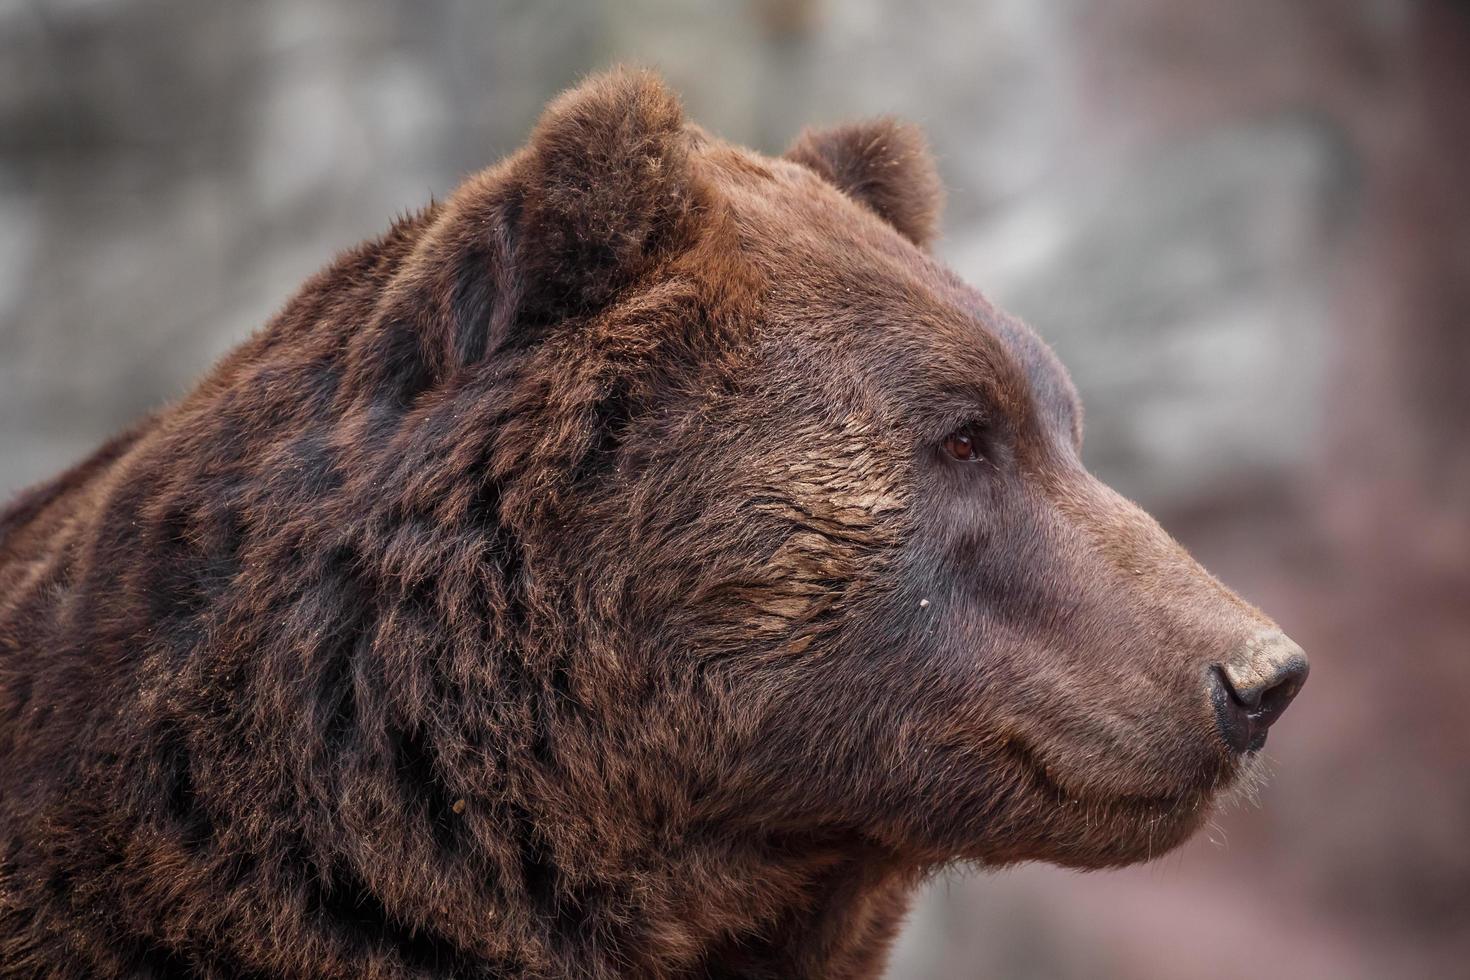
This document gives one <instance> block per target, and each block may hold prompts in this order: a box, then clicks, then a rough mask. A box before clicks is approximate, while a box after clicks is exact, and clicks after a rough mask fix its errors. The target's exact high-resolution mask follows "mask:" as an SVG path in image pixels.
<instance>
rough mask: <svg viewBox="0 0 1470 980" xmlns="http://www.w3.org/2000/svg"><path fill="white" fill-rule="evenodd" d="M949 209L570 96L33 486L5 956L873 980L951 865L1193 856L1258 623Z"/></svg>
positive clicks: (8, 573) (903, 178) (0, 787)
mask: <svg viewBox="0 0 1470 980" xmlns="http://www.w3.org/2000/svg"><path fill="white" fill-rule="evenodd" d="M938 188H939V184H938V180H937V178H936V175H935V171H934V166H933V163H932V161H931V159H930V157H929V155H928V152H927V150H926V149H925V147H924V144H923V141H922V137H921V136H920V135H919V134H918V133H917V132H916V131H915V130H913V129H912V128H909V127H906V126H904V125H902V124H898V123H895V122H893V121H883V120H880V121H877V122H874V123H870V124H854V125H851V126H847V127H843V128H841V129H838V130H831V131H815V132H811V133H807V134H804V135H803V136H802V137H801V138H800V139H799V140H798V142H797V143H796V145H795V146H794V147H793V150H792V152H791V154H790V155H789V157H788V158H780V159H776V158H768V157H763V156H760V155H757V154H754V153H752V152H749V151H746V150H743V149H740V148H737V147H733V146H730V145H728V144H726V143H723V142H721V141H719V140H717V139H714V138H713V137H711V136H709V135H708V134H706V133H704V132H703V131H701V130H699V129H698V128H697V127H695V126H693V125H691V124H689V123H687V122H686V121H685V120H684V118H683V115H682V112H681V111H680V108H679V106H678V104H677V102H676V100H675V99H674V98H673V96H672V95H670V94H669V93H668V92H667V90H666V89H665V88H664V87H663V86H662V84H661V83H660V82H658V81H657V80H656V79H654V78H652V77H651V76H649V75H647V74H643V73H638V72H615V73H613V74H610V75H605V76H600V77H597V78H594V79H591V80H589V81H588V82H586V83H585V84H584V85H582V86H581V87H579V88H578V89H576V90H574V91H573V92H570V93H568V94H567V95H564V96H563V97H562V98H560V99H559V100H557V102H555V103H554V104H553V105H552V106H551V107H550V108H549V109H548V110H547V113H546V116H545V117H544V118H543V120H542V122H541V123H540V124H539V125H538V127H537V129H536V131H535V132H534V133H533V135H532V137H531V140H530V142H529V143H528V145H527V146H526V147H525V148H524V149H523V150H521V151H520V152H518V153H517V154H515V155H514V156H512V157H510V158H509V159H507V160H505V161H503V162H502V163H500V164H498V165H496V166H495V167H493V168H491V169H489V170H487V171H485V172H483V173H481V174H479V175H477V176H475V177H473V178H471V179H470V180H469V181H468V182H466V183H465V184H464V185H463V186H462V187H461V188H460V189H459V190H457V191H456V192H455V193H454V195H453V196H452V197H450V198H449V199H448V200H447V201H445V202H443V203H439V204H434V205H431V206H430V207H428V208H426V209H425V210H424V211H422V212H420V213H419V214H417V215H414V216H412V217H409V218H406V219H404V220H402V221H400V222H398V223H397V224H396V225H394V227H393V228H392V229H391V230H390V231H389V232H388V233H387V234H386V235H384V236H383V237H382V238H380V239H378V240H376V241H372V242H368V243H365V244H363V245H360V246H358V247H357V248H355V249H353V250H351V251H349V252H347V253H345V254H344V255H342V256H341V257H340V258H339V259H338V260H337V261H336V262H335V263H334V264H332V265H331V266H329V267H328V268H327V269H326V270H324V271H323V272H322V273H320V274H318V275H317V276H315V277H314V278H312V279H311V280H309V281H308V282H307V283H306V284H305V285H304V286H303V288H302V290H301V291H300V292H299V293H298V294H297V295H296V296H295V298H293V299H292V300H291V301H290V302H289V303H288V304H287V306H286V307H285V308H284V309H283V310H282V311H281V313H280V314H279V315H278V316H277V317H276V318H275V319H274V320H273V321H272V322H271V323H270V324H269V325H268V326H267V327H266V328H265V329H264V330H263V331H262V332H260V333H258V334H257V335H255V336H254V337H252V338H251V339H250V340H248V341H247V342H246V343H244V344H243V345H241V346H240V347H239V348H237V349H236V350H235V351H234V352H232V353H231V354H230V355H229V356H227V357H226V358H225V359H224V360H223V361H222V362H221V363H220V364H219V365H218V366H217V367H216V368H215V369H214V370H213V371H212V372H211V373H210V374H209V375H208V376H207V377H206V378H205V379H204V380H203V381H202V382H201V383H200V385H199V387H198V388H196V389H195V390H194V391H193V392H191V393H190V394H189V395H188V396H186V397H185V398H183V399H182V400H180V401H179V402H178V403H176V404H174V405H172V406H169V407H168V408H165V409H163V410H162V411H160V412H159V413H157V414H156V415H154V416H152V417H150V418H148V419H145V420H143V421H142V422H140V423H138V424H137V425H136V426H134V427H133V428H132V429H130V430H129V431H128V432H126V433H124V434H123V435H121V436H119V437H118V438H117V439H115V440H113V441H112V442H111V443H109V444H108V445H107V446H105V447H103V448H102V449H100V450H99V451H98V452H97V453H96V454H95V455H94V456H93V457H91V458H90V459H88V460H87V461H85V462H83V463H81V464H80V465H79V466H77V467H76V468H74V469H73V470H71V471H69V472H68V473H65V474H63V475H62V476H60V477H58V478H57V479H56V480H54V481H52V482H50V483H48V484H45V485H43V486H41V487H38V488H36V489H34V490H32V491H30V492H29V493H27V494H25V495H23V496H22V497H21V498H20V499H19V500H17V501H16V502H15V503H13V504H12V505H11V507H10V508H9V509H8V510H7V511H5V512H4V514H3V517H0V976H6V977H10V976H15V977H19V976H32V975H38V974H39V975H55V976H64V977H82V976H88V977H95V976H159V977H209V978H224V977H236V978H250V977H303V978H304V977H344V978H346V977H352V978H357V977H382V978H389V977H393V978H397V977H416V976H438V975H444V974H445V973H447V972H450V971H453V972H454V975H456V976H516V977H564V976H579V977H613V976H622V975H639V976H650V977H660V976H662V977H674V976H736V975H739V976H770V977H776V976H780V977H796V976H813V977H815V976H822V977H840V976H872V975H876V973H877V972H878V971H879V970H880V969H881V964H882V957H883V951H884V950H885V949H886V946H887V944H888V942H889V940H890V939H891V937H892V935H893V933H894V932H895V930H896V929H897V926H898V923H899V921H900V918H901V915H902V912H903V909H904V906H905V901H906V896H907V894H908V893H909V891H910V890H911V889H912V887H913V886H914V884H915V883H916V882H917V881H919V880H920V879H921V878H922V877H923V876H924V875H926V874H928V873H930V872H932V871H933V870H934V869H936V868H938V867H942V866H944V865H945V864H947V863H950V862H953V861H961V860H963V861H977V862H982V863H985V864H988V865H999V864H1004V863H1008V862H1015V861H1022V860H1031V859H1038V860H1048V861H1054V862H1059V863H1063V864H1067V865H1072V866H1078V867H1100V866H1106V865H1115V864H1124V863H1128V862H1132V861H1138V860H1143V859H1146V858H1149V857H1153V856H1157V855H1158V854H1160V853H1162V852H1163V851H1165V850H1167V849H1168V848H1170V847H1172V846H1174V845H1176V844H1177V843H1179V842H1180V841H1182V840H1183V839H1185V838H1186V837H1187V836H1188V835H1189V834H1190V833H1191V832H1192V831H1193V830H1194V829H1196V828H1197V827H1198V826H1199V824H1200V823H1201V821H1202V820H1203V819H1204V817H1205V815H1206V813H1207V811H1208V809H1209V806H1210V804H1211V801H1212V800H1213V799H1214V797H1215V795H1216V793H1217V791H1219V790H1220V789H1221V788H1223V787H1226V786H1228V785H1230V784H1232V783H1234V782H1235V781H1237V780H1238V778H1239V776H1240V771H1241V768H1242V765H1244V764H1245V763H1243V762H1242V761H1241V760H1240V759H1239V758H1238V757H1236V756H1235V755H1233V754H1232V753H1231V752H1230V751H1228V750H1227V748H1226V746H1225V745H1224V743H1223V742H1222V741H1221V739H1220V737H1219V735H1218V733H1217V731H1216V720H1215V716H1214V714H1213V712H1212V708H1211V705H1210V702H1209V698H1208V695H1207V683H1208V671H1209V670H1210V665H1211V664H1212V663H1214V662H1216V661H1217V660H1218V659H1219V658H1220V656H1221V655H1222V653H1221V652H1222V651H1223V650H1227V649H1229V648H1231V647H1232V645H1238V644H1239V642H1240V641H1241V638H1242V637H1244V636H1247V635H1249V634H1251V633H1253V632H1255V631H1258V630H1260V629H1262V628H1264V627H1266V626H1269V623H1268V622H1267V621H1266V620H1265V619H1264V618H1263V617H1262V616H1261V615H1260V614H1259V613H1257V612H1256V611H1255V610H1253V609H1251V608H1250V607H1249V606H1247V605H1246V604H1245V603H1243V602H1242V601H1241V600H1239V599H1238V598H1236V597H1235V596H1233V595H1231V594H1230V593H1229V592H1228V591H1226V590H1225V589H1224V588H1223V587H1222V586H1220V585H1219V584H1218V583H1217V582H1215V581H1214V580H1213V579H1212V578H1210V577H1209V576H1208V575H1207V574H1206V573H1205V572H1204V571H1203V570H1202V569H1200V568H1199V567H1198V566H1197V565H1196V564H1195V563H1194V562H1193V561H1192V560H1191V559H1190V558H1189V557H1188V556H1187V555H1186V554H1185V553H1184V552H1183V551H1182V550H1181V549H1180V548H1179V547H1178V545H1176V544H1175V543H1174V542H1173V541H1171V540H1170V539H1169V537H1168V536H1167V535H1166V534H1165V533H1164V532H1163V531H1162V530H1161V529H1160V528H1159V527H1158V525H1157V524H1155V523H1154V522H1153V521H1152V520H1151V519H1150V518H1149V517H1148V516H1147V515H1145V514H1143V513H1142V512H1141V511H1140V510H1138V508H1136V507H1135V506H1133V505H1132V504H1130V503H1128V502H1127V501H1125V500H1123V499H1122V498H1120V497H1118V496H1117V495H1116V494H1115V493H1113V492H1112V491H1111V490H1109V489H1108V488H1106V487H1104V486H1103V485H1101V484H1100V483H1098V482H1097V481H1096V480H1095V479H1094V478H1093V477H1092V476H1091V475H1090V474H1088V473H1087V472H1086V470H1085V469H1084V468H1083V467H1082V465H1081V463H1080V462H1079V458H1078V456H1079V451H1080V442H1081V435H1082V418H1081V409H1080V407H1079V405H1078V401H1077V396H1076V393H1075V391H1074V390H1073V388H1072V385H1071V383H1070V381H1069V380H1068V379H1067V376H1066V374H1065V372H1064V371H1063V369H1062V368H1061V366H1060V365H1059V364H1058V363H1057V361H1056V359H1055V358H1054V357H1053V356H1052V354H1051V353H1050V351H1049V350H1048V349H1047V348H1046V347H1045V345H1044V344H1043V343H1042V342H1041V341H1040V340H1039V339H1037V337H1036V336H1035V335H1034V334H1033V333H1032V332H1031V331H1030V330H1029V329H1027V328H1026V327H1025V326H1024V325H1022V324H1020V323H1018V322H1017V321H1015V320H1014V319H1012V318H1010V317H1008V316H1006V315H1005V314H1004V313H1002V312H1001V311H999V310H997V309H995V308H994V307H992V306H991V305H990V304H989V303H988V302H987V301H986V300H985V299H984V298H983V296H982V295H981V294H979V293H978V292H976V291H975V290H973V289H972V288H970V287H969V286H967V285H965V284H964V283H962V282H960V281H959V280H958V279H956V277H955V276H954V275H953V274H952V273H950V272H949V271H948V270H947V269H945V268H944V267H943V266H942V265H940V264H939V263H937V262H936V261H935V260H934V259H933V258H932V257H931V256H930V255H929V254H928V252H927V251H926V248H927V246H928V244H929V242H930V241H932V239H933V237H934V234H935V229H936V228H937V218H938V213H939V199H938ZM959 430H964V431H965V432H967V433H971V434H973V437H974V439H975V440H976V441H977V445H978V449H979V454H978V458H977V459H975V460H965V461H962V460H958V459H955V458H954V457H953V456H950V455H946V453H945V450H944V446H945V444H946V442H945V441H946V437H947V436H949V435H950V434H951V433H953V432H956V431H959Z"/></svg>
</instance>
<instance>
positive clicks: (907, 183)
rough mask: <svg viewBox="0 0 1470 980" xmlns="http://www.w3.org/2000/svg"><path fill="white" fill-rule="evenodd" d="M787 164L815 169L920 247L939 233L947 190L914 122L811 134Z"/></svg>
mask: <svg viewBox="0 0 1470 980" xmlns="http://www.w3.org/2000/svg"><path fill="white" fill-rule="evenodd" d="M786 159H788V160H792V161H795V162H796V163H799V164H802V165H803V166H805V167H807V168H809V169H811V170H815V171H816V172H817V174H818V175H819V176H821V177H823V178H825V179H826V180H827V181H828V183H831V184H834V185H836V187H837V189H838V190H840V191H842V192H843V193H844V194H846V195H847V196H848V197H850V198H852V199H853V200H855V201H857V202H858V203H859V204H862V205H864V206H866V207H867V208H868V210H870V211H872V212H873V213H875V214H877V215H878V217H880V218H882V219H883V220H884V221H886V222H888V223H889V224H890V225H892V226H893V227H894V228H897V229H898V231H899V233H900V234H902V235H903V236H904V237H905V238H907V239H908V240H909V241H911V242H913V243H914V244H915V245H917V246H919V247H920V248H928V247H929V245H930V243H931V242H932V241H933V240H934V238H935V236H936V235H937V234H938V232H939V212H940V210H941V209H942V207H943V204H944V188H943V185H942V184H941V183H940V180H939V170H938V168H936V167H935V166H934V155H933V154H932V153H930V152H929V143H928V141H927V140H925V139H924V134H923V132H922V131H921V130H920V129H919V127H917V126H915V125H913V124H912V123H906V122H902V121H901V120H898V119H893V118H891V117H887V116H884V117H880V118H878V119H870V120H867V121H865V122H855V123H848V124H847V125H845V126H836V127H833V128H831V129H808V130H806V131H805V132H803V133H802V134H801V135H800V136H799V137H797V140H796V142H795V143H793V144H792V145H791V148H790V149H789V150H787V151H786Z"/></svg>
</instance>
